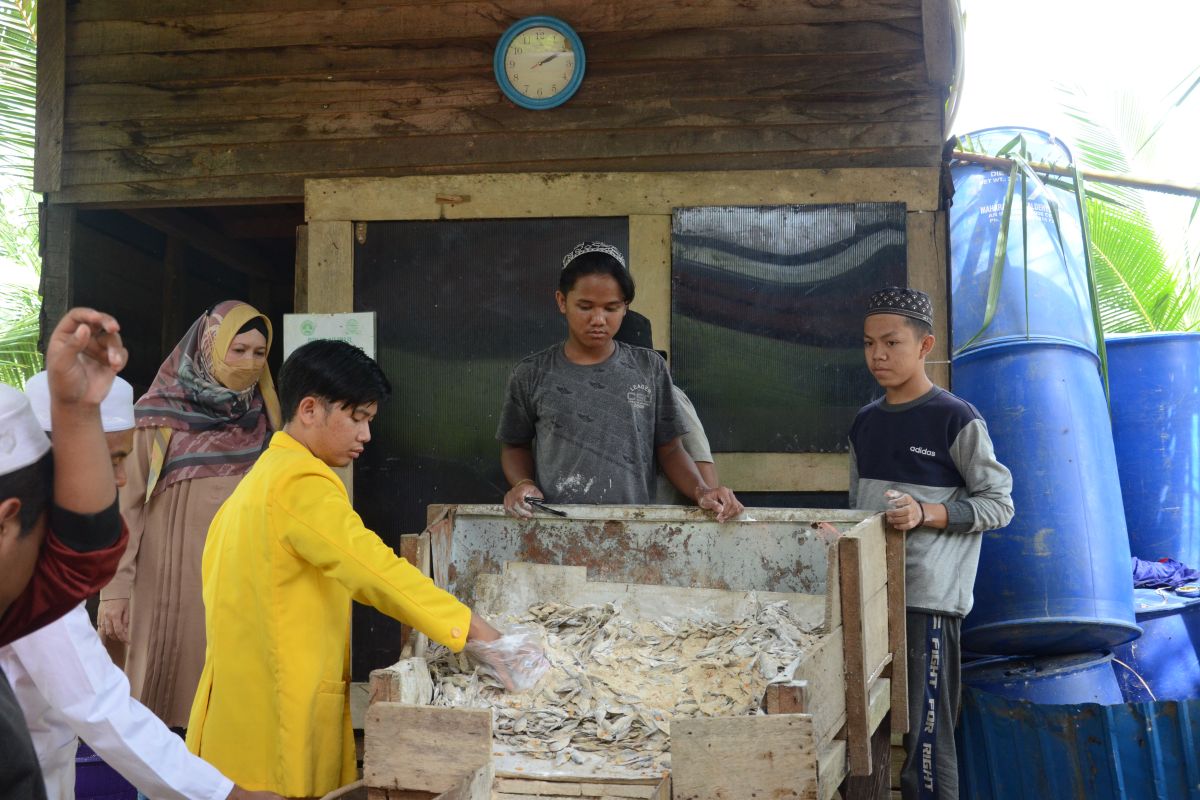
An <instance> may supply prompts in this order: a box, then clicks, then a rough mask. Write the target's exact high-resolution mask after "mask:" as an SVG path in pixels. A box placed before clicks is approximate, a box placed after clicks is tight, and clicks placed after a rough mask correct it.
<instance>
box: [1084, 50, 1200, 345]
mask: <svg viewBox="0 0 1200 800" xmlns="http://www.w3.org/2000/svg"><path fill="white" fill-rule="evenodd" d="M1198 84H1200V67H1198V68H1197V69H1196V70H1195V71H1194V72H1193V73H1192V74H1191V75H1189V76H1188V78H1186V79H1185V80H1184V81H1183V82H1181V83H1180V85H1179V86H1178V87H1177V88H1176V91H1175V93H1174V94H1175V95H1176V97H1174V98H1168V101H1169V102H1168V106H1167V110H1166V112H1165V113H1161V114H1159V115H1157V116H1158V119H1157V120H1154V117H1155V115H1154V114H1153V113H1148V110H1147V109H1146V108H1145V105H1144V103H1143V102H1142V101H1140V100H1139V99H1138V98H1136V97H1133V96H1118V97H1116V98H1112V99H1108V100H1105V101H1101V100H1097V99H1096V98H1093V97H1090V96H1089V95H1088V94H1086V93H1085V92H1083V91H1082V90H1080V89H1071V90H1067V89H1064V100H1063V107H1064V110H1065V111H1066V113H1067V115H1068V116H1069V117H1070V118H1071V119H1072V120H1074V122H1075V125H1076V130H1075V136H1074V139H1075V150H1076V152H1075V155H1076V159H1077V160H1078V162H1079V165H1080V167H1082V168H1084V169H1089V168H1090V169H1096V170H1102V171H1107V172H1119V173H1133V174H1139V173H1141V174H1147V173H1148V174H1158V173H1162V172H1165V171H1166V170H1165V169H1164V168H1163V166H1162V165H1163V164H1164V162H1165V159H1164V158H1163V154H1162V153H1161V152H1160V151H1158V150H1157V149H1156V147H1155V145H1156V144H1157V143H1158V139H1157V136H1158V134H1159V133H1160V132H1161V131H1162V130H1164V128H1165V127H1167V126H1169V125H1170V122H1171V115H1170V112H1171V111H1172V110H1174V109H1175V108H1177V107H1178V106H1179V105H1181V104H1182V103H1183V102H1185V101H1186V100H1187V99H1188V97H1189V95H1190V94H1191V91H1192V90H1193V89H1194V88H1195V87H1196V86H1197V85H1198ZM1088 192H1089V193H1088V195H1087V197H1086V208H1087V221H1088V228H1089V233H1090V241H1089V252H1090V255H1091V261H1092V269H1093V274H1094V276H1095V282H1096V291H1097V295H1098V299H1099V306H1100V317H1101V320H1102V322H1103V326H1104V331H1105V332H1106V333H1135V332H1147V331H1179V330H1184V331H1187V330H1200V250H1198V249H1197V246H1196V245H1197V242H1198V238H1197V237H1198V236H1200V224H1197V214H1196V204H1195V203H1193V204H1192V207H1191V211H1192V213H1191V215H1190V217H1189V218H1187V220H1186V222H1184V223H1182V224H1181V225H1177V226H1172V225H1171V221H1170V220H1169V218H1167V219H1164V216H1163V215H1162V214H1161V213H1157V214H1156V213H1151V209H1150V207H1149V202H1148V200H1149V198H1148V197H1147V193H1146V192H1143V191H1139V190H1134V189H1127V188H1123V187H1119V186H1100V185H1090V186H1089V187H1088ZM1180 202H1186V201H1180ZM1173 227H1182V228H1183V229H1182V230H1176V229H1172V228H1173Z"/></svg>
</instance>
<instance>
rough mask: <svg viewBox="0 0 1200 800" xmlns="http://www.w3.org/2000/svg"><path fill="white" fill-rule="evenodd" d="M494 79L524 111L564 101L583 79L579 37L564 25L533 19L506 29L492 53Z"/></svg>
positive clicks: (551, 105) (549, 19)
mask: <svg viewBox="0 0 1200 800" xmlns="http://www.w3.org/2000/svg"><path fill="white" fill-rule="evenodd" d="M495 62H496V63H495V66H496V77H497V79H498V80H499V82H500V87H501V89H503V90H504V93H505V94H506V95H508V97H509V98H510V99H511V100H513V102H515V103H517V104H518V105H521V106H524V107H525V108H534V109H540V108H552V107H554V106H557V105H560V104H561V103H564V102H566V100H567V99H568V98H570V97H571V95H573V94H574V93H575V90H576V89H578V88H579V84H580V82H581V81H582V79H583V67H584V56H583V48H582V46H581V45H580V42H579V37H578V36H576V35H575V33H574V31H572V30H571V29H570V28H569V27H568V26H567V25H566V24H565V23H563V22H560V21H558V20H555V19H553V18H549V17H534V18H529V19H526V20H524V21H523V22H519V23H517V24H516V25H514V26H513V27H512V28H510V29H509V31H508V33H506V34H505V35H504V38H503V39H501V41H500V45H499V47H498V48H497V50H496V58H495Z"/></svg>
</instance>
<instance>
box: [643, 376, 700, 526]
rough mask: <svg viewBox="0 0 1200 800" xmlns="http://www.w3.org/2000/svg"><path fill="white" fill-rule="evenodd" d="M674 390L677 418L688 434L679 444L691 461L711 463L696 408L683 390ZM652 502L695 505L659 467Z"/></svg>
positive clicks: (661, 504)
mask: <svg viewBox="0 0 1200 800" xmlns="http://www.w3.org/2000/svg"><path fill="white" fill-rule="evenodd" d="M674 389H675V405H676V406H677V407H678V409H679V418H680V420H682V421H683V424H684V426H686V427H687V429H688V432H687V433H686V434H684V436H683V440H682V441H681V442H680V443H681V444H682V445H683V449H684V450H686V451H687V454H688V455H689V456H691V457H692V461H697V462H699V461H707V462H708V463H710V464H711V463H712V460H713V454H712V448H710V447H709V445H708V436H707V435H705V433H704V426H703V425H701V424H700V415H698V414H697V413H696V407H695V406H694V405H692V399H691V398H690V397H688V396H687V395H686V394H684V393H683V389H680V388H679V387H678V386H675V387H674ZM654 502H655V503H657V504H658V505H660V506H672V505H673V506H690V505H695V502H694V501H693V500H692V498H690V497H688V496H687V495H685V494H684V493H683V492H681V491H679V489H677V488H675V484H673V483H671V479H670V478H668V477H667V475H666V473H665V472H663V471H662V468H661V467H660V468H659V470H658V478H657V480H656V483H655V497H654Z"/></svg>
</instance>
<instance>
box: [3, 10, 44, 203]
mask: <svg viewBox="0 0 1200 800" xmlns="http://www.w3.org/2000/svg"><path fill="white" fill-rule="evenodd" d="M36 108H37V3H36V0H0V175H4V176H9V177H15V178H17V179H18V180H20V181H22V182H25V183H29V182H31V181H32V180H33V147H34V114H35V109H36Z"/></svg>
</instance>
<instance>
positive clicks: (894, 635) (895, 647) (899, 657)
mask: <svg viewBox="0 0 1200 800" xmlns="http://www.w3.org/2000/svg"><path fill="white" fill-rule="evenodd" d="M884 536H885V537H886V542H887V571H888V601H887V602H888V647H889V649H890V650H891V652H892V663H891V672H890V673H889V675H890V676H891V691H892V703H891V707H892V717H891V719H892V723H891V728H892V730H891V732H892V733H893V734H902V733H908V681H909V679H910V676H909V674H908V635H907V630H908V625H907V619H908V609H907V607H906V604H905V594H904V592H905V587H904V581H905V575H904V533H903V532H902V531H898V530H896V529H895V528H893V527H891V526H890V525H889V526H887V528H886V529H885V530H884Z"/></svg>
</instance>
